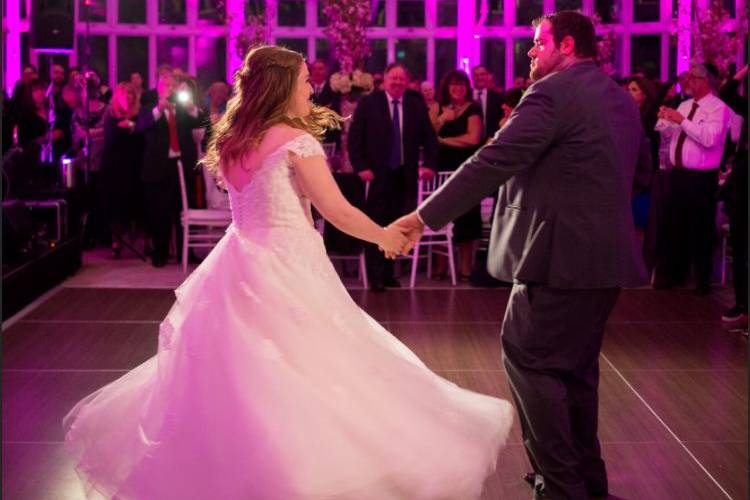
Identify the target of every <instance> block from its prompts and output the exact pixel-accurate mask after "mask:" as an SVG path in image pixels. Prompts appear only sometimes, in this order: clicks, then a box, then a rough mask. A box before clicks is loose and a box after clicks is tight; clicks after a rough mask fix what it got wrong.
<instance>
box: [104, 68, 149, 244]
mask: <svg viewBox="0 0 750 500" xmlns="http://www.w3.org/2000/svg"><path fill="white" fill-rule="evenodd" d="M139 111H140V99H139V95H138V91H137V90H136V88H135V85H133V84H132V83H127V82H123V83H119V84H118V85H117V87H115V90H114V93H113V95H112V101H111V107H110V110H109V113H107V116H106V118H105V121H104V153H103V155H102V167H101V172H100V189H99V194H100V201H101V204H102V208H103V210H104V211H105V214H106V216H107V220H108V221H109V224H110V230H111V236H112V256H113V257H115V258H119V257H120V252H121V250H122V238H123V234H124V232H125V229H126V227H127V225H128V223H129V222H131V220H132V216H133V208H134V205H135V199H136V191H137V187H138V176H139V175H140V173H141V162H142V160H143V136H142V135H141V134H140V133H138V132H136V130H135V122H136V119H137V118H138V112H139Z"/></svg>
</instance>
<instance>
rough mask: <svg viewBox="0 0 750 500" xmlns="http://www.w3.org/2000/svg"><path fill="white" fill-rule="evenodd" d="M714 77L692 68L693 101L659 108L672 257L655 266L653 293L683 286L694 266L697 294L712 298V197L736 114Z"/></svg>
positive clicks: (700, 67) (703, 69)
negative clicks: (668, 136) (666, 142)
mask: <svg viewBox="0 0 750 500" xmlns="http://www.w3.org/2000/svg"><path fill="white" fill-rule="evenodd" d="M716 86H717V78H716V75H713V74H711V73H710V72H709V70H708V69H707V68H706V66H704V65H702V64H693V65H691V67H690V71H689V73H688V77H687V90H688V92H689V93H690V94H691V95H692V98H690V99H688V100H687V101H685V102H683V103H682V104H680V106H679V107H678V108H677V109H672V108H668V107H666V106H662V107H661V109H660V110H659V114H658V117H659V121H658V122H657V124H656V129H657V130H664V129H672V130H674V133H673V135H672V141H671V145H670V159H671V162H672V164H673V165H674V169H673V170H672V179H671V181H672V182H671V194H670V197H669V202H668V203H669V206H670V215H669V216H668V217H669V226H668V229H669V231H670V237H669V239H670V241H671V242H672V245H671V250H670V258H669V259H667V260H666V261H665V263H664V267H665V268H666V269H660V268H659V267H658V266H657V269H656V272H657V277H656V281H655V283H654V287H655V288H670V287H671V286H673V285H675V284H681V283H683V282H684V281H685V280H686V278H687V276H688V274H689V271H690V268H691V267H692V266H693V265H694V267H695V278H696V279H695V285H696V292H697V293H698V294H700V295H708V294H709V293H710V290H711V289H710V284H711V274H712V256H713V248H714V244H715V240H716V194H717V189H718V175H719V164H720V161H721V157H722V154H723V152H724V141H725V139H726V137H727V132H728V130H729V126H730V120H731V117H732V115H733V114H734V113H733V112H732V110H731V109H729V107H728V106H727V105H726V104H724V103H723V102H722V101H721V99H719V98H718V97H717V96H716V95H715V93H714V92H715V89H716Z"/></svg>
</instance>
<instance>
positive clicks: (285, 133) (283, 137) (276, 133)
mask: <svg viewBox="0 0 750 500" xmlns="http://www.w3.org/2000/svg"><path fill="white" fill-rule="evenodd" d="M305 134H306V132H305V131H304V130H300V129H298V128H294V127H290V126H289V125H286V124H278V125H274V126H272V127H271V128H269V129H268V131H267V132H266V136H265V137H264V138H263V142H266V141H267V142H268V143H269V144H276V145H279V146H280V145H281V144H284V143H285V142H288V141H291V140H292V139H296V138H297V137H299V136H301V135H305Z"/></svg>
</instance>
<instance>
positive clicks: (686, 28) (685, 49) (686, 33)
mask: <svg viewBox="0 0 750 500" xmlns="http://www.w3.org/2000/svg"><path fill="white" fill-rule="evenodd" d="M692 8H693V6H692V0H678V3H677V61H676V62H677V74H678V75H679V74H680V73H682V72H683V71H687V70H689V69H690V38H691V37H692V36H693V34H692V32H691V30H690V29H691V24H692V21H691V14H692Z"/></svg>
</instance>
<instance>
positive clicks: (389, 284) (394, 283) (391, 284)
mask: <svg viewBox="0 0 750 500" xmlns="http://www.w3.org/2000/svg"><path fill="white" fill-rule="evenodd" d="M384 284H385V287H386V288H401V282H400V281H399V280H397V279H395V278H391V279H389V280H385V283H384Z"/></svg>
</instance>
